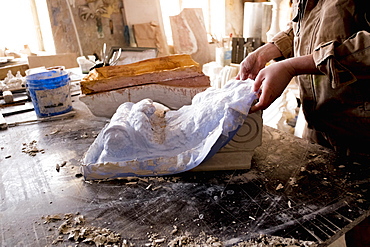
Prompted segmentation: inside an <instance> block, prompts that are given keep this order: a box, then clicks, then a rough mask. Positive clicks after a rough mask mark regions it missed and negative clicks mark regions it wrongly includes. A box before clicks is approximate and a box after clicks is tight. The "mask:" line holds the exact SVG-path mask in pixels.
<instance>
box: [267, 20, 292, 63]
mask: <svg viewBox="0 0 370 247" xmlns="http://www.w3.org/2000/svg"><path fill="white" fill-rule="evenodd" d="M293 40H294V32H293V27H292V25H291V24H290V25H289V26H288V28H287V29H286V30H285V31H281V32H279V33H277V34H276V35H275V36H274V37H273V38H272V40H271V43H274V44H275V45H276V46H277V48H278V49H279V50H280V52H281V53H282V54H283V56H284V57H285V58H290V57H293V54H294V48H293Z"/></svg>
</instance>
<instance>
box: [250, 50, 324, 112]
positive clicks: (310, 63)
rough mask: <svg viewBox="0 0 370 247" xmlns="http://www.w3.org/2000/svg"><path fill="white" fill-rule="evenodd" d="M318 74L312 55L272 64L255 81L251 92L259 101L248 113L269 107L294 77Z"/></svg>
mask: <svg viewBox="0 0 370 247" xmlns="http://www.w3.org/2000/svg"><path fill="white" fill-rule="evenodd" d="M320 73H321V72H320V70H319V69H318V68H317V67H316V64H315V62H314V60H313V55H306V56H301V57H294V58H288V59H285V60H283V61H280V62H276V63H272V64H271V65H269V66H267V67H266V68H264V69H262V70H261V71H260V72H259V73H258V75H257V77H256V79H255V82H254V87H253V90H254V92H256V93H258V95H259V101H258V102H257V103H256V104H255V105H254V106H252V107H251V110H250V112H251V113H253V112H255V111H258V110H264V109H266V108H267V107H269V106H270V105H271V103H272V102H274V101H275V99H276V98H278V97H279V96H280V95H281V94H282V92H283V91H284V89H285V88H286V86H287V85H288V84H289V82H290V81H291V80H292V78H293V77H294V76H296V75H302V74H320Z"/></svg>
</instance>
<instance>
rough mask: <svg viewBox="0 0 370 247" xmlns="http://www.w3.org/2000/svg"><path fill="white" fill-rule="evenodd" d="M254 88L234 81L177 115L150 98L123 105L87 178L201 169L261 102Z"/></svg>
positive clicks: (89, 163) (92, 155)
mask: <svg viewBox="0 0 370 247" xmlns="http://www.w3.org/2000/svg"><path fill="white" fill-rule="evenodd" d="M251 88H252V81H251V80H247V81H235V80H231V81H229V82H228V83H227V84H226V85H224V86H223V87H222V88H220V89H215V88H208V89H206V90H205V91H203V92H201V93H198V94H197V95H195V97H194V98H193V100H192V104H191V105H185V106H183V107H181V108H180V109H179V110H176V111H175V110H170V109H169V108H167V107H166V106H164V105H162V104H159V103H156V102H153V101H152V100H150V99H144V100H141V101H140V102H138V103H132V102H126V103H123V104H122V105H121V106H120V107H119V108H118V109H117V111H116V113H115V114H114V115H113V117H112V118H111V121H110V123H109V124H107V125H106V126H105V127H104V128H103V130H102V131H101V132H100V134H99V135H98V137H97V138H96V140H95V141H94V143H93V144H92V145H91V146H90V148H89V150H88V151H87V153H86V156H85V158H84V164H83V166H82V173H83V174H84V177H85V179H107V178H118V177H128V176H158V175H169V174H175V173H180V172H184V171H188V170H190V169H192V168H194V167H196V166H198V165H199V164H200V163H201V162H202V161H204V160H205V159H206V158H207V156H208V154H209V153H210V151H211V148H212V147H213V146H219V147H220V148H221V147H222V146H224V145H226V144H227V142H228V141H229V140H230V139H231V138H232V137H233V135H234V134H235V133H236V131H237V130H238V129H239V127H240V126H241V125H242V124H243V122H244V120H245V119H246V117H247V115H248V111H249V108H250V106H251V104H252V102H253V101H254V100H255V94H254V93H253V92H252V90H251ZM215 144H216V145H215ZM220 144H221V145H220Z"/></svg>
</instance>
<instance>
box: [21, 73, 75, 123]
mask: <svg viewBox="0 0 370 247" xmlns="http://www.w3.org/2000/svg"><path fill="white" fill-rule="evenodd" d="M69 82H70V79H69V75H68V73H67V72H66V71H63V70H51V71H47V72H41V73H37V74H32V75H29V76H26V87H27V90H28V92H29V94H30V97H31V100H32V103H33V107H34V109H35V112H36V115H37V116H38V117H49V116H55V115H60V114H63V113H66V112H69V111H71V110H72V100H71V92H70V85H69Z"/></svg>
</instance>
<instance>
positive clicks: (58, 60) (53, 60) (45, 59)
mask: <svg viewBox="0 0 370 247" xmlns="http://www.w3.org/2000/svg"><path fill="white" fill-rule="evenodd" d="M28 64H29V67H30V68H37V67H43V66H45V67H46V68H48V67H54V66H64V67H65V68H66V69H70V68H76V67H78V63H77V54H76V53H65V54H58V55H50V56H28Z"/></svg>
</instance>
